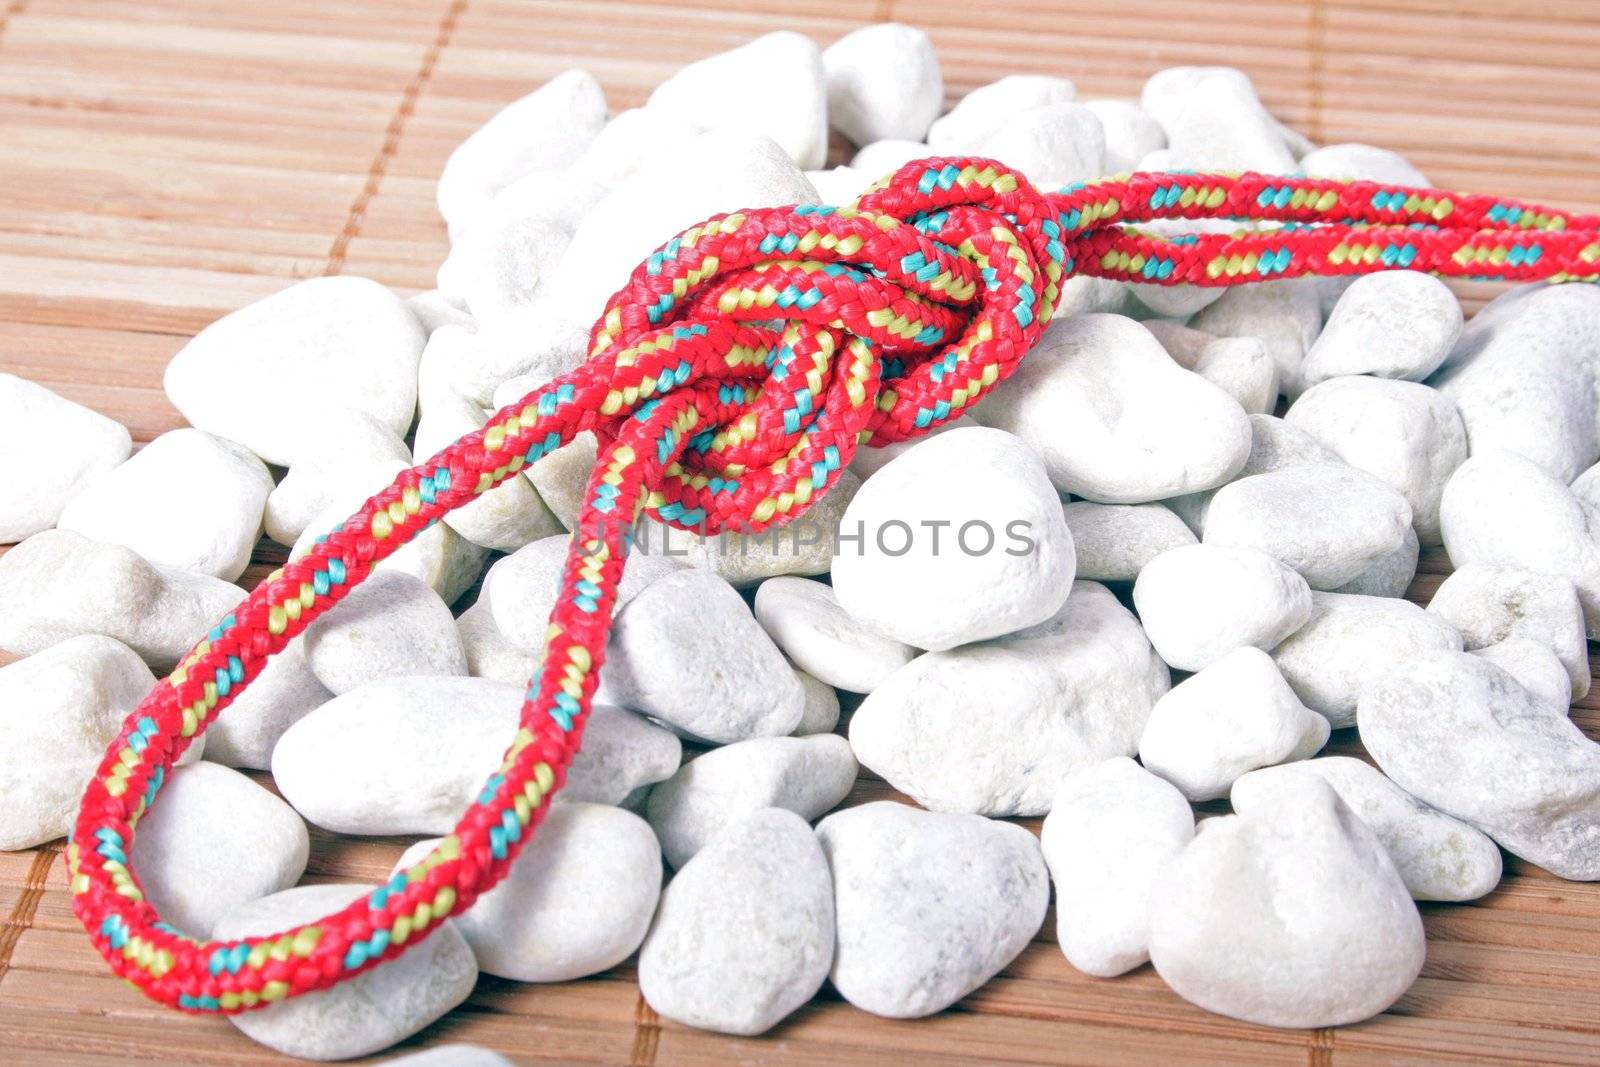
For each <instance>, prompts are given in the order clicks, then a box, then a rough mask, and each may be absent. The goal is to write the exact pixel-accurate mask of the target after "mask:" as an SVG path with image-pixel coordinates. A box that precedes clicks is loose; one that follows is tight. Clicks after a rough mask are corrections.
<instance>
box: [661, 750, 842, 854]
mask: <svg viewBox="0 0 1600 1067" xmlns="http://www.w3.org/2000/svg"><path fill="white" fill-rule="evenodd" d="M855 781H856V759H855V756H853V755H851V753H850V743H849V742H848V741H846V740H845V739H844V738H842V737H840V736H838V735H837V734H821V735H819V736H816V737H761V738H756V739H754V740H751V741H738V742H735V743H734V744H731V745H724V746H723V747H721V748H714V749H712V750H711V751H710V752H707V753H705V754H703V755H701V756H698V757H696V758H695V759H692V760H690V761H689V762H688V763H686V764H684V765H683V766H682V767H681V768H679V769H678V773H677V774H674V775H673V776H672V777H671V778H668V779H667V780H666V781H664V782H662V783H661V784H660V785H658V786H656V787H655V788H654V789H652V790H650V799H649V800H648V801H647V802H646V803H645V813H646V816H645V817H646V818H648V819H649V820H650V826H651V827H652V828H653V829H654V830H655V832H656V837H658V838H660V839H661V852H662V854H663V855H664V856H665V857H666V860H667V862H668V863H669V864H671V865H672V866H673V867H677V868H682V867H683V865H684V864H685V863H688V862H689V860H690V859H691V858H692V857H693V856H694V855H695V854H696V853H698V852H699V851H700V850H701V849H703V848H705V847H706V846H707V845H708V844H709V843H711V842H712V841H713V840H714V839H715V838H716V837H717V835H718V834H720V833H722V832H723V831H724V830H726V829H727V828H728V827H730V826H733V825H734V824H736V823H738V822H739V820H741V819H742V818H744V817H745V816H746V815H748V814H750V813H751V812H755V811H759V810H760V809H762V808H783V809H784V810H785V811H792V812H794V813H795V814H796V815H799V816H800V817H801V818H802V819H805V820H806V821H807V822H811V821H812V820H814V819H816V818H817V817H818V816H821V815H824V814H826V813H827V812H829V811H832V810H833V809H834V808H835V807H837V806H838V804H839V802H840V801H842V800H843V799H844V798H845V797H846V796H848V795H849V793H850V787H851V786H853V785H855Z"/></svg>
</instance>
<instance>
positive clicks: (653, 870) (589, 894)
mask: <svg viewBox="0 0 1600 1067" xmlns="http://www.w3.org/2000/svg"><path fill="white" fill-rule="evenodd" d="M438 843H439V839H437V838H433V839H424V840H422V841H418V842H417V843H416V844H415V845H412V846H411V847H410V848H409V849H407V850H406V852H405V854H404V855H402V856H401V857H400V861H399V863H398V864H396V867H395V869H396V871H402V870H405V869H406V868H407V867H411V866H413V865H415V864H417V863H420V862H422V860H423V859H424V858H425V857H426V856H427V855H428V853H429V852H431V851H433V848H434V846H435V845H437V844H438ZM660 896H661V847H660V846H659V845H657V844H656V838H655V835H654V834H652V833H651V832H650V827H649V826H648V825H646V824H645V821H644V820H643V819H641V818H639V816H637V815H635V814H633V812H631V811H623V810H622V809H621V808H614V807H610V806H607V805H604V804H582V803H569V804H557V805H555V806H554V807H552V808H551V809H550V811H549V813H548V814H546V815H545V817H544V821H543V822H541V823H540V824H539V829H538V831H537V832H536V833H535V834H534V837H533V840H532V841H530V842H528V844H527V845H526V846H524V848H523V850H522V852H521V854H520V855H518V856H517V858H516V861H515V862H514V863H512V865H511V870H510V871H509V872H508V873H507V874H506V876H505V879H504V880H502V881H501V882H500V883H499V884H498V885H496V886H495V887H494V888H493V889H491V890H489V891H488V892H487V893H485V894H484V895H483V896H481V897H479V898H478V899H477V900H476V901H475V902H474V903H473V905H472V907H471V908H469V909H467V910H466V911H465V912H462V913H461V914H459V915H457V916H456V917H455V918H454V919H452V920H451V922H452V923H453V924H454V926H455V928H456V929H457V930H458V931H460V933H461V936H462V937H464V938H466V941H467V944H468V945H470V946H471V947H472V954H473V956H475V957H476V958H477V960H478V968H479V970H481V971H483V973H485V974H493V975H497V976H499V977H501V978H509V979H511V980H512V981H515V982H569V981H571V980H573V979H574V978H584V977H587V976H588V975H591V974H598V973H599V972H601V971H604V970H609V969H610V968H612V967H615V966H616V965H617V964H619V963H621V962H622V961H623V960H625V959H627V958H628V957H629V956H631V955H632V954H633V951H634V950H635V949H637V948H638V947H639V945H640V943H641V942H643V941H644V935H645V932H646V931H647V930H648V929H649V928H650V918H651V916H653V915H654V914H655V910H656V902H657V900H659V899H660Z"/></svg>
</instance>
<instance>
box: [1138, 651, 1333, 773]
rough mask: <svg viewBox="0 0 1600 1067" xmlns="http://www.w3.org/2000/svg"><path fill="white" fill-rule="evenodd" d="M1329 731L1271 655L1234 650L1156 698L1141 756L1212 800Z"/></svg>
mask: <svg viewBox="0 0 1600 1067" xmlns="http://www.w3.org/2000/svg"><path fill="white" fill-rule="evenodd" d="M1328 730H1329V727H1328V720H1327V719H1324V718H1323V717H1322V716H1320V715H1318V714H1316V713H1315V712H1313V711H1311V710H1310V709H1309V708H1307V707H1306V706H1305V705H1304V704H1302V703H1300V701H1299V700H1298V699H1297V698H1296V697H1295V695H1294V690H1292V689H1290V688H1289V685H1288V683H1287V682H1285V681H1284V680H1283V675H1282V674H1280V673H1279V672H1278V668H1277V667H1275V666H1274V665H1273V663H1272V658H1271V657H1270V656H1268V655H1267V654H1266V653H1265V652H1263V651H1261V650H1260V649H1259V648H1250V647H1245V648H1237V649H1234V650H1233V651H1232V652H1230V653H1228V654H1227V655H1226V656H1223V657H1222V658H1221V659H1219V660H1217V661H1216V662H1215V663H1213V664H1211V665H1210V666H1209V667H1206V668H1205V669H1204V670H1202V671H1200V672H1199V673H1198V674H1196V675H1194V676H1193V677H1192V678H1188V679H1186V680H1184V681H1182V682H1179V683H1178V684H1177V685H1176V686H1174V687H1173V688H1172V691H1171V692H1169V693H1167V694H1166V695H1165V696H1163V697H1162V698H1161V699H1160V700H1158V701H1156V706H1155V707H1154V708H1153V709H1151V711H1150V721H1149V722H1147V723H1145V727H1144V736H1143V737H1141V738H1140V739H1139V759H1140V761H1142V762H1143V763H1144V765H1145V766H1146V767H1148V768H1149V769H1150V770H1151V771H1153V772H1155V773H1156V774H1159V775H1160V776H1161V777H1163V778H1165V779H1166V780H1167V781H1169V782H1171V783H1172V784H1173V785H1175V786H1177V787H1178V789H1179V790H1180V791H1181V792H1182V793H1183V795H1184V796H1186V797H1188V798H1189V799H1190V800H1195V801H1200V800H1216V799H1218V798H1219V797H1225V796H1227V795H1228V788H1229V787H1230V786H1232V785H1233V783H1234V781H1235V780H1237V779H1238V777H1239V776H1240V775H1242V774H1244V773H1246V772H1248V771H1253V770H1256V769H1257V768H1259V767H1271V766H1274V765H1276V764H1279V763H1288V762H1291V761H1293V760H1302V759H1307V758H1309V757H1311V756H1313V755H1315V754H1316V753H1317V752H1318V750H1320V749H1321V748H1322V746H1323V745H1324V744H1326V743H1327V741H1328Z"/></svg>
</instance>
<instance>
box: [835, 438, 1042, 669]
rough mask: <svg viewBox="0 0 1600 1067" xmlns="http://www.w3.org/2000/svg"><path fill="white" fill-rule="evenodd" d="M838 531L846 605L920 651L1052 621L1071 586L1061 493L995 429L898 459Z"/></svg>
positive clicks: (839, 585) (934, 443)
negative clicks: (847, 540) (850, 538)
mask: <svg viewBox="0 0 1600 1067" xmlns="http://www.w3.org/2000/svg"><path fill="white" fill-rule="evenodd" d="M840 531H841V540H840V545H839V551H838V554H837V555H836V556H835V557H834V560H833V589H834V593H835V594H837V596H838V598H839V603H840V604H841V605H842V606H843V607H844V609H845V611H847V612H849V613H850V615H851V616H852V617H854V618H855V619H857V620H859V621H860V622H861V623H862V624H863V625H865V626H866V627H867V628H869V629H872V630H876V631H877V632H879V633H882V634H885V635H887V636H889V637H892V638H895V639H896V640H899V641H902V642H904V643H905V644H908V645H912V646H914V647H916V648H927V649H947V648H954V647H955V646H957V645H962V644H967V643H968V642H971V641H981V640H983V639H985V638H989V637H998V636H1000V635H1001V634H1007V633H1012V632H1014V631H1017V630H1021V629H1023V628H1024V627H1028V626H1032V625H1034V624H1035V623H1039V622H1043V621H1044V620H1046V619H1048V618H1050V616H1052V615H1053V614H1055V612H1056V610H1057V609H1058V608H1060V607H1061V603H1062V601H1063V600H1065V599H1066V596H1067V593H1068V591H1069V590H1070V589H1071V588H1072V576H1073V568H1074V557H1073V551H1072V535H1071V534H1070V533H1069V532H1068V531H1067V524H1066V520H1065V519H1063V518H1062V516H1061V504H1060V500H1059V498H1058V497H1057V496H1056V492H1055V490H1054V489H1053V488H1051V485H1050V480H1049V478H1048V477H1047V476H1046V474H1045V469H1044V466H1043V464H1041V463H1040V462H1039V459H1038V457H1037V456H1035V455H1034V454H1033V452H1031V451H1030V450H1029V449H1028V448H1027V447H1026V446H1025V445H1024V444H1023V442H1022V441H1020V440H1018V439H1017V438H1016V437H1013V436H1011V435H1010V434H1007V433H1001V432H1000V431H998V430H991V429H986V428H982V427H973V428H971V429H963V430H953V431H951V432H950V433H946V434H940V435H939V436H937V437H934V438H931V439H929V440H927V441H924V442H922V443H921V444H918V445H917V446H915V447H913V448H911V449H909V450H908V451H906V452H905V453H903V454H902V455H900V456H899V457H897V458H895V459H894V460H891V461H890V462H889V463H888V464H887V465H885V466H884V467H883V468H881V469H880V470H879V471H878V473H876V474H874V475H873V476H872V477H871V478H869V479H867V481H866V482H865V483H864V484H863V485H862V487H861V490H860V492H858V493H857V494H856V496H855V499H854V500H852V501H851V502H850V506H849V508H848V509H846V511H845V513H844V519H843V521H842V522H841V523H840ZM857 534H859V539H857V540H854V541H851V542H846V541H844V540H843V538H844V536H850V537H855V536H856V535H857Z"/></svg>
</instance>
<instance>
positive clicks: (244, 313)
mask: <svg viewBox="0 0 1600 1067" xmlns="http://www.w3.org/2000/svg"><path fill="white" fill-rule="evenodd" d="M426 339H427V337H426V335H425V334H424V333H423V329H422V325H421V324H420V323H419V322H417V318H416V316H415V315H413V314H412V313H411V309H410V308H408V307H407V306H406V302H405V301H404V300H402V299H401V298H400V297H398V296H396V295H395V294H394V293H392V292H390V291H389V290H388V289H386V288H384V287H383V286H381V285H379V284H378V283H377V282H374V281H370V280H368V279H366V278H354V277H349V276H340V277H332V278H312V279H310V280H309V281H303V282H298V283H296V284H294V285H291V286H289V287H288V288H287V289H284V290H283V291H282V292H279V293H275V294H274V295H272V296H269V297H267V298H266V299H264V300H258V301H256V302H255V303H254V304H250V305H249V306H247V307H243V308H240V309H239V310H238V311H235V312H233V313H232V314H230V315H227V316H224V317H223V318H221V319H218V320H217V321H216V322H213V323H212V324H211V325H210V326H207V327H206V328H205V329H203V330H201V331H200V332H199V333H198V334H196V335H195V337H194V339H193V340H192V341H190V342H189V343H188V344H186V345H184V346H183V348H182V349H181V350H179V352H178V354H177V355H176V356H173V357H172V362H171V363H169V364H167V371H166V377H165V379H164V384H165V386H166V390H167V396H168V397H169V398H170V399H171V400H172V403H173V404H174V405H175V406H176V407H177V409H178V410H179V411H181V412H183V414H184V417H185V418H187V419H188V420H189V421H190V422H191V423H193V424H194V425H195V426H198V427H199V428H200V429H202V430H207V431H209V432H211V433H215V434H220V435H222V436H224V437H227V438H229V439H231V440H234V441H238V442H239V443H240V444H242V445H244V446H245V447H246V448H248V449H250V451H252V452H254V453H255V454H256V455H258V456H260V457H261V458H262V459H264V460H266V461H267V462H268V463H279V464H284V465H288V464H292V463H294V462H295V460H297V459H299V458H300V454H301V452H302V451H303V450H304V448H305V444H306V439H307V437H308V436H309V435H310V432H311V429H312V427H314V426H317V425H318V424H320V423H324V422H327V421H328V420H329V419H335V418H340V417H342V414H343V412H344V411H345V410H346V409H354V410H356V411H364V412H366V413H367V414H368V415H371V416H372V417H373V418H375V419H377V420H378V421H379V422H380V423H382V424H383V425H385V426H387V427H388V428H389V429H391V430H393V431H394V432H395V433H396V434H404V433H405V432H406V431H407V429H409V428H410V426H411V418H412V416H413V415H414V414H415V412H416V405H417V360H418V359H419V358H421V356H422V346H423V343H424V342H425V341H426ZM308 382H314V383H316V384H315V387H314V388H307V385H306V383H308ZM247 383H248V384H247Z"/></svg>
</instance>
